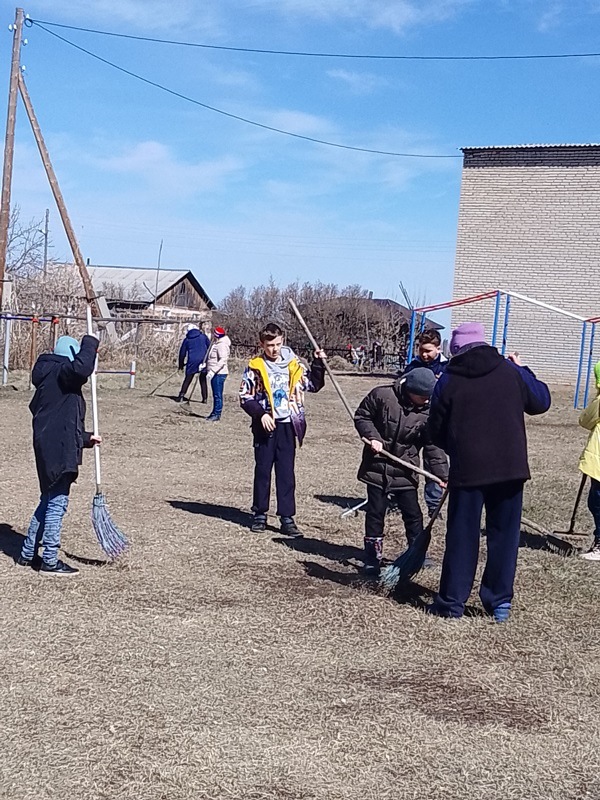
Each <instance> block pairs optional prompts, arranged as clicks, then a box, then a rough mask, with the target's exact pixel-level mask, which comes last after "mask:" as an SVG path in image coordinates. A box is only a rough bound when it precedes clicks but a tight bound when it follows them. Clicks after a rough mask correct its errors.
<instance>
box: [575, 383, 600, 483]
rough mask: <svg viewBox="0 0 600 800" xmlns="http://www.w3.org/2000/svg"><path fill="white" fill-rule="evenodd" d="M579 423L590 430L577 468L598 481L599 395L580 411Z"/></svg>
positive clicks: (599, 450) (599, 441)
mask: <svg viewBox="0 0 600 800" xmlns="http://www.w3.org/2000/svg"><path fill="white" fill-rule="evenodd" d="M579 424H580V425H581V427H582V428H585V429H586V431H590V438H589V439H588V441H587V444H586V446H585V450H584V451H583V453H582V454H581V458H580V459H579V469H580V470H581V471H582V472H584V473H585V474H586V475H589V476H590V478H594V480H597V481H600V395H598V397H596V399H595V400H592V402H591V403H590V404H589V406H588V407H587V408H586V409H585V411H583V412H582V414H581V416H580V417H579Z"/></svg>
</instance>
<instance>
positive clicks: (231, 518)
mask: <svg viewBox="0 0 600 800" xmlns="http://www.w3.org/2000/svg"><path fill="white" fill-rule="evenodd" d="M167 503H168V504H169V505H170V506H171V507H172V508H176V509H178V510H179V511H187V512H188V513H189V514H201V515H202V516H203V517H212V518H213V519H222V520H225V522H233V523H235V524H236V525H244V526H245V527H250V525H251V524H252V514H249V513H248V512H246V511H241V510H240V509H239V508H235V507H234V506H219V505H216V504H215V503H199V502H197V501H191V500H167Z"/></svg>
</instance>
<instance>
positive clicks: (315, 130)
mask: <svg viewBox="0 0 600 800" xmlns="http://www.w3.org/2000/svg"><path fill="white" fill-rule="evenodd" d="M260 121H261V122H264V123H265V124H266V125H271V126H272V127H274V128H280V129H281V130H285V131H289V132H290V133H298V134H300V135H301V136H316V137H323V136H326V135H330V134H331V133H332V130H333V128H332V125H331V123H330V122H329V121H328V120H326V119H324V118H323V117H318V116H316V115H315V114H305V113H304V112H303V111H291V110H287V109H280V110H278V111H270V112H268V116H267V118H266V119H265V118H261V120H260Z"/></svg>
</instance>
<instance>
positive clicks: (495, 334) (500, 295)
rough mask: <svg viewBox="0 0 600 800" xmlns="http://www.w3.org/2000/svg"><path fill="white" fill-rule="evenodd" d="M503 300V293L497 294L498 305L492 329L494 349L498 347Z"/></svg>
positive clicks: (495, 307)
mask: <svg viewBox="0 0 600 800" xmlns="http://www.w3.org/2000/svg"><path fill="white" fill-rule="evenodd" d="M501 299H502V292H496V305H495V306H494V327H493V328H492V347H496V339H497V337H498V321H499V319H500V300H501Z"/></svg>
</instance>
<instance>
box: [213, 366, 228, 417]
mask: <svg viewBox="0 0 600 800" xmlns="http://www.w3.org/2000/svg"><path fill="white" fill-rule="evenodd" d="M226 378H227V375H213V378H212V380H211V382H210V386H211V389H212V393H213V410H212V411H211V412H210V415H211V417H220V416H221V412H222V411H223V387H224V386H225V379H226Z"/></svg>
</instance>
